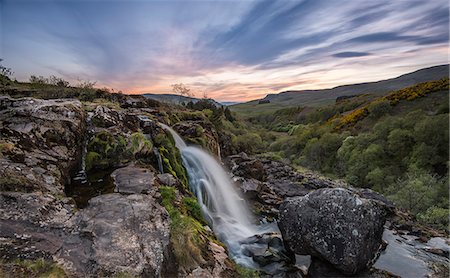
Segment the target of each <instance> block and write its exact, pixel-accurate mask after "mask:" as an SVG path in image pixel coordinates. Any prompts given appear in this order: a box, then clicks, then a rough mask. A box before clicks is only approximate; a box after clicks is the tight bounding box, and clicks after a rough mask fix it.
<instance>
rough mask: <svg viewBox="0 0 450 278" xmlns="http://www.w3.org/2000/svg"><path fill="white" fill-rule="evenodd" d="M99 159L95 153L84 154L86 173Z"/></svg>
mask: <svg viewBox="0 0 450 278" xmlns="http://www.w3.org/2000/svg"><path fill="white" fill-rule="evenodd" d="M100 159H101V157H100V155H99V154H98V153H96V152H88V153H87V154H86V158H85V163H86V171H89V170H91V169H92V168H93V167H94V165H96V163H97V162H98V161H99V160H100Z"/></svg>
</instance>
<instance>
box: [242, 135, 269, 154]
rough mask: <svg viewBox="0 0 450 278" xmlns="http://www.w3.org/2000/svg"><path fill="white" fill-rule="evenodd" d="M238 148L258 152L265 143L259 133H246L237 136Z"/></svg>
mask: <svg viewBox="0 0 450 278" xmlns="http://www.w3.org/2000/svg"><path fill="white" fill-rule="evenodd" d="M236 145H237V149H238V150H239V151H241V152H247V153H256V152H258V151H260V150H261V149H262V148H263V147H264V145H263V142H262V139H261V137H260V136H259V135H258V134H257V133H250V132H249V133H246V134H242V135H238V136H237V137H236Z"/></svg>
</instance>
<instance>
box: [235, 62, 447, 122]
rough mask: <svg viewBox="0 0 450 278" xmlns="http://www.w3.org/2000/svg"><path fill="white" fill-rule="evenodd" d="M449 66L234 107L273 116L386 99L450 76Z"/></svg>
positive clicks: (248, 113)
mask: <svg viewBox="0 0 450 278" xmlns="http://www.w3.org/2000/svg"><path fill="white" fill-rule="evenodd" d="M448 72H449V65H439V66H435V67H430V68H424V69H420V70H417V71H415V72H412V73H408V74H404V75H401V76H399V77H396V78H392V79H387V80H381V81H377V82H368V83H360V84H352V85H344V86H338V87H335V88H332V89H323V90H302V91H286V92H281V93H279V94H269V95H267V96H266V97H265V98H263V99H262V100H267V101H270V103H265V104H259V101H260V100H253V101H250V102H247V103H242V104H237V105H233V106H231V110H232V111H235V112H237V113H240V114H242V115H243V116H244V117H251V116H255V115H260V114H271V113H273V112H274V111H276V110H278V109H280V108H283V107H292V106H303V107H304V106H310V107H311V106H312V107H317V106H322V105H327V104H332V103H334V102H335V101H336V98H337V97H340V96H354V95H362V94H370V95H372V96H374V97H376V96H383V95H385V94H387V93H388V92H390V91H393V90H398V89H401V88H404V87H408V86H412V85H415V84H417V83H420V82H426V81H430V80H437V79H440V78H443V77H446V76H448Z"/></svg>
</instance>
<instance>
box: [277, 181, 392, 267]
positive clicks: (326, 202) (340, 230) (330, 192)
mask: <svg viewBox="0 0 450 278" xmlns="http://www.w3.org/2000/svg"><path fill="white" fill-rule="evenodd" d="M279 217H280V218H279V227H280V230H281V233H282V235H283V239H284V241H285V244H286V245H287V247H288V248H289V249H291V250H292V251H293V252H295V253H297V254H301V255H308V254H309V255H312V256H313V257H317V258H321V259H323V260H325V261H328V262H329V263H331V264H332V265H333V266H334V267H336V268H337V269H339V270H341V271H343V272H345V273H349V274H355V273H358V272H360V271H362V270H365V269H367V268H368V267H370V266H371V265H372V264H373V263H374V261H375V259H376V256H377V253H378V251H379V249H380V246H381V238H382V234H383V229H384V228H383V225H384V223H385V220H386V219H385V217H386V210H385V207H384V206H382V205H380V204H379V203H378V202H375V201H372V200H368V199H364V198H360V197H359V196H358V195H356V194H354V193H352V192H351V191H349V190H347V189H342V188H325V189H319V190H316V191H313V192H312V193H310V194H308V195H305V196H303V197H296V198H292V199H288V200H286V201H285V202H284V203H283V204H282V205H281V207H280V216H279Z"/></svg>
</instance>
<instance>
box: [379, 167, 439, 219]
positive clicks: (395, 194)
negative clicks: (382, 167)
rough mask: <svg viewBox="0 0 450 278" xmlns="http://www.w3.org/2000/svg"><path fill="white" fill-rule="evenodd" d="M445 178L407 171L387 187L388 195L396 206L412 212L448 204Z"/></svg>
mask: <svg viewBox="0 0 450 278" xmlns="http://www.w3.org/2000/svg"><path fill="white" fill-rule="evenodd" d="M447 185H448V184H447V178H445V179H439V178H438V177H437V176H436V175H432V174H430V173H426V172H422V173H408V174H407V175H406V176H405V177H404V178H402V179H400V180H399V181H397V182H396V183H394V184H393V185H391V186H390V187H389V189H388V192H389V193H390V194H389V197H390V199H391V200H393V201H394V202H395V203H396V204H397V205H398V206H400V207H402V208H405V209H407V210H409V211H411V212H412V213H414V214H417V213H420V212H425V211H426V210H427V209H428V208H430V207H432V206H434V205H436V206H441V207H442V206H448V204H447V202H448V193H447V192H445V191H446V189H447Z"/></svg>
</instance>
